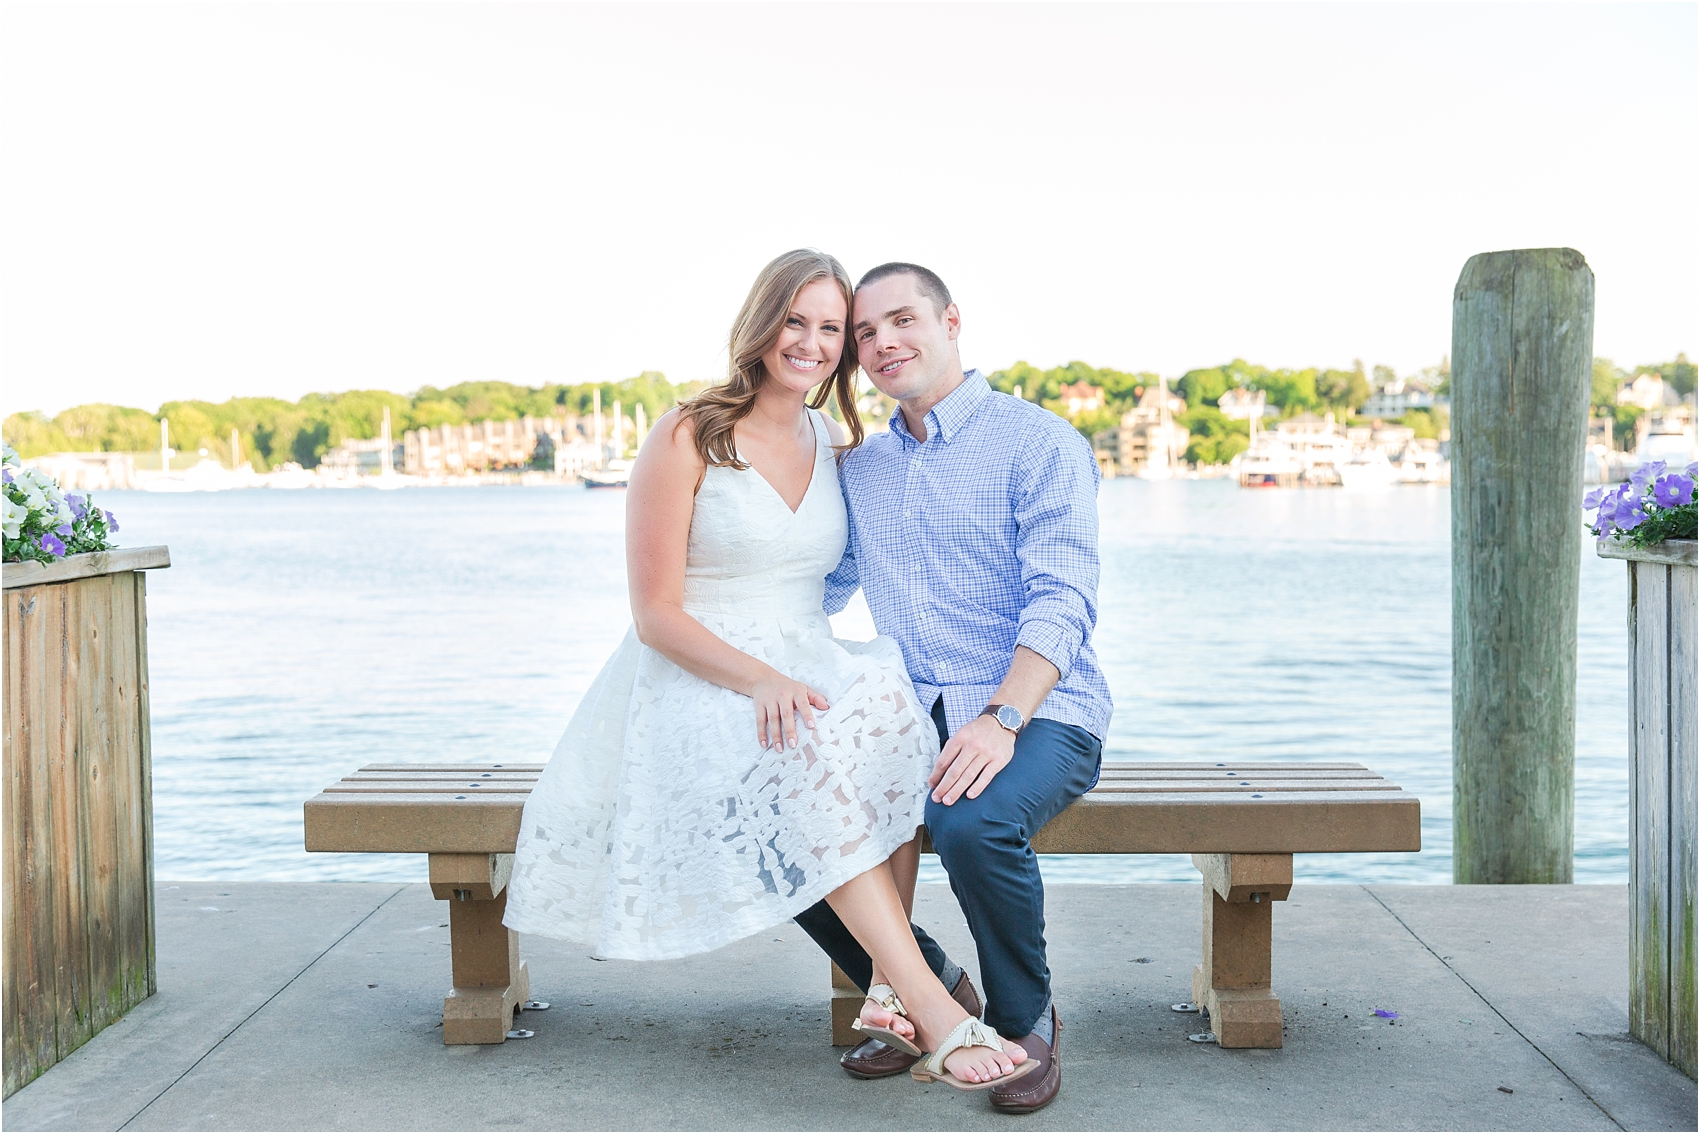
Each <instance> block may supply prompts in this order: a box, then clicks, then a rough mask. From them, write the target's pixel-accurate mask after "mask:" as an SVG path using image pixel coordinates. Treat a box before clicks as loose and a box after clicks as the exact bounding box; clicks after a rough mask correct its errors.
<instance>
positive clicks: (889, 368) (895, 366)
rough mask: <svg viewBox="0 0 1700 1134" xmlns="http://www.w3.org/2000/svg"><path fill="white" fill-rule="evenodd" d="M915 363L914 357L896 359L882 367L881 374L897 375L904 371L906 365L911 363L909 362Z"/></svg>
mask: <svg viewBox="0 0 1700 1134" xmlns="http://www.w3.org/2000/svg"><path fill="white" fill-rule="evenodd" d="M913 361H915V356H914V355H910V356H909V357H908V358H894V359H892V360H891V361H890V362H888V363H886V364H885V365H884V366H881V367H880V373H881V374H896V373H897V372H898V371H899V370H901V369H903V366H904V364H905V363H909V362H913Z"/></svg>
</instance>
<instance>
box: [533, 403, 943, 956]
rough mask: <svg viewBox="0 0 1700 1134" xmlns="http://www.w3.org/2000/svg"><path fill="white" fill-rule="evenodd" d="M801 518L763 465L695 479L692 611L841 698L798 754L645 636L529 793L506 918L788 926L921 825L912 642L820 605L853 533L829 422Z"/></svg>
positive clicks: (929, 751) (623, 943)
mask: <svg viewBox="0 0 1700 1134" xmlns="http://www.w3.org/2000/svg"><path fill="white" fill-rule="evenodd" d="M809 413H810V416H811V419H812V423H813V425H814V428H815V466H814V473H813V478H812V479H811V480H810V482H809V487H808V490H807V492H806V493H805V494H804V496H803V501H802V503H801V504H800V505H798V507H797V511H796V512H795V513H793V512H792V511H791V510H790V509H789V508H788V507H787V506H786V504H785V501H784V500H783V499H782V498H781V497H780V495H779V493H778V492H777V491H775V490H774V488H773V486H772V485H770V484H768V483H767V481H766V480H764V479H763V478H762V476H761V474H760V473H758V472H756V471H755V470H754V469H753V468H751V469H745V470H738V469H732V468H728V467H724V466H713V465H711V466H710V467H709V469H708V473H707V476H706V477H705V479H704V480H703V483H702V487H701V489H699V490H698V492H697V497H696V504H695V509H694V511H693V513H692V516H691V531H690V542H689V545H688V551H687V556H686V567H685V592H684V599H685V609H686V611H688V612H689V613H690V615H691V616H692V617H693V618H695V619H696V620H697V621H698V622H701V623H702V624H703V625H704V626H706V627H708V628H709V629H710V630H712V631H713V632H714V633H715V634H716V635H718V636H719V637H720V638H722V639H724V640H725V641H727V642H729V643H731V644H732V645H734V646H736V647H737V648H738V649H740V650H743V651H744V652H746V653H749V654H752V655H754V656H755V657H758V658H760V659H762V660H763V661H765V662H767V663H768V664H769V665H771V666H773V667H774V668H775V669H777V670H778V671H779V672H781V673H784V674H786V675H788V676H791V677H794V678H796V679H798V680H800V681H803V682H806V683H807V684H808V685H810V686H811V687H812V688H814V689H815V690H817V691H819V692H820V693H821V694H822V695H823V696H825V697H826V699H827V700H828V702H829V703H830V704H831V708H829V709H828V710H826V711H825V712H821V711H819V710H817V711H816V713H815V723H816V728H815V730H814V731H813V733H812V734H810V733H809V732H807V731H806V730H804V729H802V728H801V727H799V730H798V736H797V739H798V746H797V747H796V748H794V749H792V748H787V749H782V750H774V749H764V748H762V747H761V746H760V745H759V744H758V743H757V741H756V719H755V710H754V706H753V704H752V703H751V701H750V699H749V698H748V697H745V696H743V695H742V694H739V693H734V692H732V691H731V690H729V689H724V688H722V687H721V686H718V685H715V684H713V683H712V682H709V681H705V680H703V679H702V678H700V677H696V676H694V675H692V674H690V673H687V672H686V671H684V670H683V669H680V668H679V667H678V666H677V665H675V664H673V663H672V662H670V661H668V660H667V659H666V658H664V657H662V656H661V655H660V654H658V653H656V652H655V651H654V650H651V649H649V648H648V647H647V646H644V645H643V644H642V643H641V642H639V641H638V639H637V634H636V631H635V630H632V631H628V632H627V634H626V638H625V641H623V642H622V643H621V644H620V647H619V649H617V650H616V651H614V656H613V657H611V658H610V659H609V660H608V664H607V665H605V666H604V667H603V668H602V672H601V674H599V675H598V676H597V678H596V681H595V682H594V683H593V684H592V685H591V687H590V690H589V692H587V693H586V694H585V696H584V700H583V701H582V702H580V704H579V707H578V711H577V712H575V713H574V714H573V718H572V722H571V723H570V724H569V725H568V726H567V731H566V734H565V735H564V736H562V737H561V742H560V744H559V746H558V747H557V748H556V749H555V755H554V756H553V758H551V759H550V761H549V763H548V766H547V767H545V768H544V770H543V774H542V776H541V777H540V778H539V779H538V782H537V786H536V787H535V788H534V789H533V790H532V792H531V797H530V799H529V800H528V801H527V803H526V805H525V817H524V819H523V821H522V823H521V826H520V834H519V845H518V848H517V850H516V852H515V855H514V870H513V877H512V880H511V881H510V882H509V884H508V885H509V890H508V905H507V913H506V915H505V916H504V918H503V920H504V921H505V922H506V924H507V925H508V926H510V927H511V928H513V929H517V930H519V931H520V932H522V933H540V934H543V935H545V936H549V937H559V938H565V939H567V940H571V941H578V942H583V943H584V944H587V945H590V946H591V947H592V951H593V953H594V955H596V956H599V957H610V958H621V959H629V960H659V959H661V958H666V957H683V956H686V955H688V954H692V953H702V952H706V951H708V950H710V949H716V948H719V947H720V946H722V945H725V944H727V943H729V942H732V941H736V940H738V939H739V938H742V937H747V936H748V935H750V934H752V933H758V932H760V931H761V930H763V929H767V928H769V927H771V926H774V925H777V924H779V923H781V922H783V921H785V920H787V919H788V918H790V917H792V916H793V915H795V914H797V913H799V912H801V911H802V910H804V909H807V908H808V907H809V906H811V905H813V904H814V903H815V902H817V901H819V900H820V899H821V898H824V897H825V896H826V895H827V894H828V893H829V892H831V891H832V890H835V889H837V888H838V887H839V886H841V885H843V884H844V883H845V882H847V881H849V880H850V879H851V878H854V877H855V876H856V875H858V874H861V873H863V872H864V871H866V870H868V869H870V868H872V867H874V866H877V865H878V864H879V863H881V862H884V861H885V860H886V859H887V858H889V857H890V856H891V853H892V852H893V851H895V850H896V849H897V848H898V847H899V846H901V845H903V844H904V843H905V842H907V841H909V840H910V839H911V838H913V837H914V836H915V829H916V828H917V827H918V826H920V825H921V823H922V822H923V806H924V803H925V793H926V790H927V782H926V781H927V775H928V773H929V772H930V771H931V770H932V766H933V761H934V760H935V759H936V758H937V756H938V734H937V732H936V731H935V729H934V726H933V723H932V721H931V719H930V718H929V717H928V715H927V714H926V713H925V712H923V711H922V710H921V709H920V707H919V705H918V704H917V703H916V700H915V691H914V688H913V686H912V685H911V684H910V682H909V676H908V674H907V673H906V672H905V670H904V667H903V657H902V654H901V652H900V651H899V650H898V647H897V644H896V643H895V642H893V641H892V640H891V639H889V638H884V637H881V638H876V639H874V640H873V641H872V642H866V643H863V642H844V641H839V640H837V639H835V638H833V636H832V627H831V624H830V623H829V622H828V621H827V617H826V615H825V614H824V613H823V612H822V611H821V597H822V594H823V591H824V587H825V581H826V576H827V574H828V573H829V572H830V571H831V570H832V569H833V568H834V567H836V566H837V565H838V561H839V558H840V556H842V554H843V552H844V541H845V538H846V536H847V533H848V525H847V522H846V519H845V512H844V498H843V496H842V494H841V493H840V492H839V488H838V470H837V462H836V461H835V460H834V458H833V453H832V449H831V447H830V445H829V444H828V443H827V432H826V424H825V422H824V421H823V420H822V418H821V417H820V415H819V414H818V413H817V412H816V411H813V410H810V411H809Z"/></svg>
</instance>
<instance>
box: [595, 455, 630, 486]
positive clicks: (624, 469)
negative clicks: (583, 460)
mask: <svg viewBox="0 0 1700 1134" xmlns="http://www.w3.org/2000/svg"><path fill="white" fill-rule="evenodd" d="M631 475H632V463H631V462H630V461H626V460H620V459H618V458H616V459H614V460H612V461H609V462H608V463H607V464H605V465H603V466H602V467H601V468H599V469H593V470H592V471H590V472H587V473H584V474H583V479H584V486H585V487H586V488H625V487H626V485H627V483H628V482H629V481H630V479H631Z"/></svg>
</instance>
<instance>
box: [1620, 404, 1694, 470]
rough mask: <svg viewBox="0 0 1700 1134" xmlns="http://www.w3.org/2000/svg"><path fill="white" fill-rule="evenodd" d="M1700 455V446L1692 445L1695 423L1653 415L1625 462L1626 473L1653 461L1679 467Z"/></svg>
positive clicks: (1678, 418)
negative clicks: (1629, 458) (1631, 454)
mask: <svg viewBox="0 0 1700 1134" xmlns="http://www.w3.org/2000/svg"><path fill="white" fill-rule="evenodd" d="M1696 458H1700V446H1697V445H1696V444H1695V435H1694V426H1693V424H1692V423H1691V422H1689V421H1688V420H1687V419H1686V418H1683V417H1676V416H1674V415H1673V416H1661V417H1656V418H1654V419H1653V421H1652V422H1651V424H1650V427H1649V429H1648V430H1647V433H1646V435H1645V436H1643V437H1642V438H1641V441H1640V443H1639V444H1638V445H1636V446H1635V456H1634V459H1633V460H1632V461H1626V462H1625V465H1626V466H1627V467H1626V469H1625V470H1624V471H1625V473H1626V474H1627V473H1629V472H1633V471H1634V470H1636V469H1638V468H1640V467H1641V466H1642V465H1645V464H1648V463H1649V462H1652V461H1663V462H1665V464H1667V465H1669V466H1670V467H1671V468H1673V469H1674V468H1682V467H1683V466H1685V465H1687V464H1688V463H1689V462H1691V461H1693V460H1695V459H1696Z"/></svg>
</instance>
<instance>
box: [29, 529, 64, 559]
mask: <svg viewBox="0 0 1700 1134" xmlns="http://www.w3.org/2000/svg"><path fill="white" fill-rule="evenodd" d="M35 542H36V546H37V547H39V548H41V550H43V551H45V552H47V554H49V555H51V556H53V558H55V559H60V558H63V557H64V555H65V545H64V543H62V542H60V539H59V537H58V536H56V535H54V534H53V533H52V532H44V533H43V534H42V535H41V536H40V537H39V538H38V539H37V540H36V541H35Z"/></svg>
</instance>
